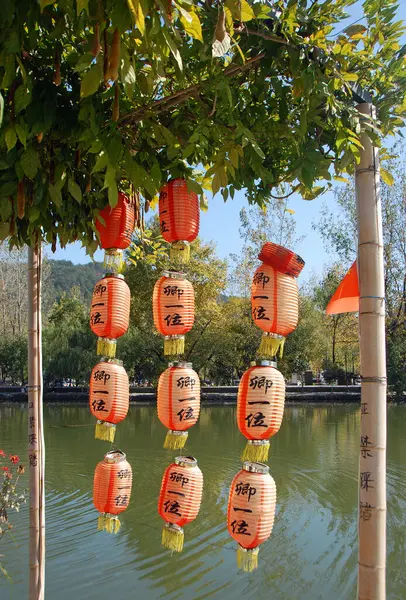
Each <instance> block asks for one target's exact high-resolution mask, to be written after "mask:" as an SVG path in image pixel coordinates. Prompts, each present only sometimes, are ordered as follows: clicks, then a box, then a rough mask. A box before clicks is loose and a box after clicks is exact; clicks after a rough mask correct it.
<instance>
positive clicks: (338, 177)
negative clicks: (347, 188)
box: [333, 175, 350, 183]
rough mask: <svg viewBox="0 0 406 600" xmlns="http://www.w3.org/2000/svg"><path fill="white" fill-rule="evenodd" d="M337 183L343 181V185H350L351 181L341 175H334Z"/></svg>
mask: <svg viewBox="0 0 406 600" xmlns="http://www.w3.org/2000/svg"><path fill="white" fill-rule="evenodd" d="M333 179H335V180H336V181H342V183H350V180H349V179H347V178H346V177H341V176H340V175H334V178H333Z"/></svg>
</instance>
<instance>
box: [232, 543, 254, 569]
mask: <svg viewBox="0 0 406 600" xmlns="http://www.w3.org/2000/svg"><path fill="white" fill-rule="evenodd" d="M258 552H259V547H258V546H256V547H255V548H248V549H247V548H243V547H242V546H238V549H237V566H238V568H239V569H241V570H242V571H244V572H245V573H252V571H255V569H257V568H258Z"/></svg>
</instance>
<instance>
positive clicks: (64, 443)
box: [0, 405, 406, 600]
mask: <svg viewBox="0 0 406 600" xmlns="http://www.w3.org/2000/svg"><path fill="white" fill-rule="evenodd" d="M0 419H1V420H0V432H1V433H0V448H3V449H4V450H5V451H7V452H13V453H19V454H20V455H21V456H24V454H25V447H26V446H25V444H26V438H27V433H26V432H27V411H26V409H25V407H23V406H21V407H20V406H12V407H5V406H2V407H0ZM388 427H389V432H388V433H389V437H388V441H389V443H388V598H390V599H391V600H395V599H399V600H400V599H403V600H404V598H406V572H405V568H404V567H405V564H406V528H405V524H406V517H405V510H406V461H405V457H406V409H405V408H402V407H393V408H392V407H391V408H389V413H388ZM45 428H46V429H45V435H46V452H47V471H46V493H47V513H46V517H47V524H46V534H47V555H46V590H47V591H46V598H47V600H56V599H57V600H72V598H74V599H77V600H85V599H86V600H110V599H111V598H114V599H116V600H121V599H124V598H140V599H142V600H155V599H158V598H165V599H168V600H177V599H184V600H200V599H203V598H213V599H218V600H220V599H221V600H227V599H231V600H235V599H239V598H241V599H242V598H244V600H245V599H247V600H248V599H251V598H252V599H254V598H255V599H258V600H259V599H264V600H265V599H269V598H272V599H273V600H297V599H299V598H300V599H301V600H318V599H320V600H321V599H323V600H324V599H325V598H328V599H329V600H347V599H350V598H355V596H356V580H357V574H356V561H357V545H356V523H357V509H356V506H357V472H358V464H357V459H358V445H357V441H358V439H359V408H358V407H357V406H355V405H353V406H323V407H320V406H300V407H288V408H287V409H286V412H285V418H284V422H283V425H282V428H281V431H280V432H279V434H278V435H277V436H276V437H275V438H273V441H272V443H271V459H270V467H271V474H272V476H273V477H274V479H275V482H276V485H277V491H278V505H277V516H276V520H275V526H274V530H273V533H272V536H271V538H270V539H269V540H268V541H267V542H265V543H264V544H263V545H262V546H261V548H260V554H259V568H258V570H257V571H256V572H254V573H252V574H246V573H242V572H239V571H238V570H237V566H236V543H235V542H234V541H233V540H232V539H231V538H230V537H229V536H228V534H227V528H226V506H227V498H228V488H229V485H230V482H231V480H232V478H233V476H234V475H235V473H237V472H238V470H239V469H240V462H239V456H240V453H241V451H242V449H243V447H244V442H245V440H244V438H243V437H242V436H241V435H240V433H239V431H238V429H237V426H236V422H235V408H234V407H212V408H204V409H203V411H202V414H201V418H200V422H199V424H198V425H197V426H195V427H194V428H193V429H192V430H191V431H190V435H189V444H188V448H187V452H188V454H193V455H194V456H195V457H196V458H197V459H198V461H199V466H200V468H201V469H202V471H203V475H204V492H203V502H202V507H201V510H200V514H199V516H198V518H197V519H196V521H195V522H193V523H191V524H190V525H187V526H186V527H185V547H184V551H183V553H182V554H180V555H171V554H170V553H169V552H167V551H166V550H165V549H163V548H162V547H161V545H160V540H161V529H162V523H163V522H162V520H161V519H160V517H159V516H158V514H157V495H158V492H159V488H160V483H161V478H162V474H163V471H164V469H165V467H166V466H167V465H168V464H169V463H170V462H171V461H172V457H173V456H174V454H173V452H171V451H167V450H163V448H162V443H163V440H164V437H165V429H164V427H163V426H162V425H161V424H160V422H159V421H158V419H157V416H156V411H155V409H154V408H153V407H135V406H134V407H131V409H130V413H129V415H128V417H127V419H126V420H125V421H124V422H123V423H121V424H120V425H119V426H118V427H117V434H116V442H117V445H118V446H119V447H120V448H121V449H123V450H124V451H125V452H126V453H127V458H128V460H129V462H130V463H131V465H132V468H133V472H134V481H133V494H132V500H131V503H130V506H129V508H128V510H127V511H126V512H125V513H123V514H122V515H121V523H122V528H121V531H120V533H119V534H118V535H116V536H113V535H109V534H107V533H104V532H98V531H97V512H96V510H95V509H94V507H93V505H92V481H93V471H94V468H95V465H96V464H97V462H98V461H99V460H101V458H102V457H103V454H104V452H105V451H107V450H108V448H109V444H107V443H106V442H101V441H98V440H94V439H93V430H94V419H93V418H92V417H91V416H90V415H89V412H88V410H87V408H86V407H84V406H56V405H53V406H48V407H46V409H45ZM13 522H14V526H15V529H14V542H11V540H10V539H9V540H8V541H7V543H4V539H3V541H2V542H1V543H0V554H4V555H5V557H4V559H3V561H4V564H5V566H6V567H7V568H8V570H9V572H10V574H11V576H12V577H13V583H12V584H10V583H8V582H7V581H6V580H4V579H3V578H1V575H0V597H1V599H2V600H8V599H9V598H10V599H13V600H23V599H24V598H26V597H27V580H28V575H27V571H28V568H27V565H28V543H27V540H28V528H27V525H28V510H27V507H23V509H22V512H21V513H20V514H19V515H15V516H14V515H13Z"/></svg>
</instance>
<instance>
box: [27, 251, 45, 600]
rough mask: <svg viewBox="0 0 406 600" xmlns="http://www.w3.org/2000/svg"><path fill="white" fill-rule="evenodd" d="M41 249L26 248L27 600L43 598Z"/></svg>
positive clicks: (40, 599)
mask: <svg viewBox="0 0 406 600" xmlns="http://www.w3.org/2000/svg"><path fill="white" fill-rule="evenodd" d="M40 274H41V249H40V243H37V244H35V246H34V248H29V249H28V466H29V485H30V493H29V501H30V506H29V518H30V523H29V600H43V599H44V570H45V519H44V510H45V502H44V456H43V446H44V444H43V427H42V359H41V356H42V351H41V287H40V285H41V284H40V280H41V277H40Z"/></svg>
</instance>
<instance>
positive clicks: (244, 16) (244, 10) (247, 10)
mask: <svg viewBox="0 0 406 600" xmlns="http://www.w3.org/2000/svg"><path fill="white" fill-rule="evenodd" d="M240 18H241V21H252V19H255V13H254V11H253V10H252V8H251V6H250V5H249V4H248V2H247V0H241V17H240Z"/></svg>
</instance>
